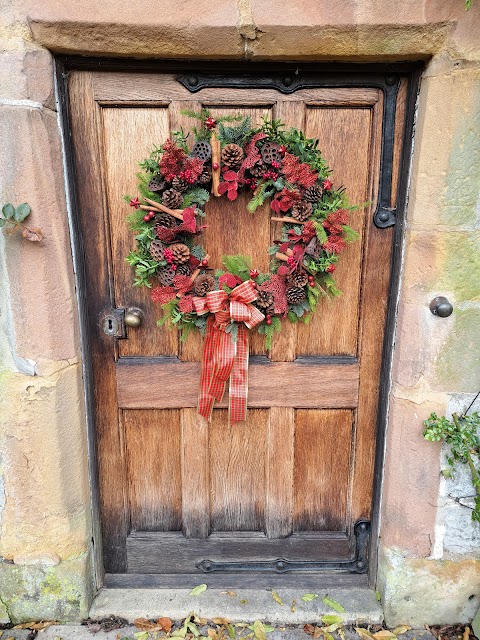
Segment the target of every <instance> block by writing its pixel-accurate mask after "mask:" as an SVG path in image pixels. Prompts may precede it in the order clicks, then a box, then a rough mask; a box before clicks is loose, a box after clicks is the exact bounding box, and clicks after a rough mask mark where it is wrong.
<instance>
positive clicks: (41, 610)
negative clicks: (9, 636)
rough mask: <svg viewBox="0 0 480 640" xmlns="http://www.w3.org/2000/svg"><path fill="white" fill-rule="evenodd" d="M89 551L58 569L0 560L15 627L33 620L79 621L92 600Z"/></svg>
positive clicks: (0, 579)
mask: <svg viewBox="0 0 480 640" xmlns="http://www.w3.org/2000/svg"><path fill="white" fill-rule="evenodd" d="M92 576H93V570H92V560H91V556H90V552H85V553H83V554H81V555H79V556H77V557H74V558H69V559H67V560H63V561H62V562H61V563H60V564H58V565H56V566H46V565H44V564H35V565H16V564H14V563H12V562H3V561H0V584H1V585H2V603H3V606H4V608H5V610H6V613H7V616H8V618H9V619H10V620H11V621H12V622H13V623H15V624H18V623H21V622H26V621H30V620H58V621H59V622H79V621H80V620H82V619H83V618H86V617H88V609H89V606H90V602H91V600H92V597H93V591H94V586H93V579H92Z"/></svg>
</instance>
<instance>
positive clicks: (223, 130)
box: [217, 116, 252, 146]
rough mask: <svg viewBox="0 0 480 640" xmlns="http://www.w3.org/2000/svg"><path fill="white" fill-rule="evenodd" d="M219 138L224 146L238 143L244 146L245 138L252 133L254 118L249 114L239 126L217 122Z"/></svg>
mask: <svg viewBox="0 0 480 640" xmlns="http://www.w3.org/2000/svg"><path fill="white" fill-rule="evenodd" d="M217 129H218V139H219V140H220V143H221V144H222V146H225V145H226V144H238V145H239V146H242V145H243V143H244V141H245V139H246V138H247V137H248V136H250V135H251V133H252V119H251V117H250V116H247V117H246V118H245V119H244V120H243V121H242V122H241V123H240V124H239V125H238V126H236V127H226V126H225V125H224V124H223V122H221V121H220V122H218V123H217Z"/></svg>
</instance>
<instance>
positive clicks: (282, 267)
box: [126, 109, 357, 422]
mask: <svg viewBox="0 0 480 640" xmlns="http://www.w3.org/2000/svg"><path fill="white" fill-rule="evenodd" d="M183 113H184V114H186V115H189V116H191V117H193V118H196V119H197V120H198V121H199V125H198V126H195V127H193V128H192V134H193V135H191V134H190V133H188V134H187V133H185V131H184V130H183V129H182V130H180V131H174V132H173V133H172V136H171V138H169V139H168V140H166V141H165V142H164V144H163V145H162V146H161V147H154V148H153V150H152V152H151V153H150V156H149V157H148V158H147V159H145V160H144V161H142V162H141V163H140V168H141V170H142V171H141V172H140V173H139V174H138V176H137V177H138V192H139V195H140V197H138V196H137V197H131V196H126V201H127V202H129V204H130V206H131V207H133V208H134V209H135V211H134V212H133V213H131V214H130V216H129V224H130V227H131V229H132V230H133V231H134V232H135V233H136V236H135V240H136V248H135V250H134V251H132V252H131V253H130V254H129V255H128V257H127V261H128V262H129V264H130V265H131V266H132V267H134V269H135V280H134V285H135V286H146V287H149V288H151V298H152V300H153V301H154V302H157V303H159V304H160V305H161V306H162V308H163V311H164V314H163V317H162V319H161V320H159V324H165V323H167V324H169V325H171V326H173V327H177V328H178V329H180V330H181V333H182V338H183V339H185V337H186V336H187V335H188V333H189V332H190V331H191V329H194V328H197V329H199V330H200V331H201V333H202V334H203V335H204V336H205V345H204V358H203V366H202V379H201V392H200V400H199V412H200V413H201V415H203V416H205V417H206V418H207V419H209V418H210V416H211V411H212V408H213V404H214V401H215V400H221V398H222V397H223V394H224V390H225V386H226V382H227V381H228V380H229V379H230V419H231V422H239V421H243V420H244V419H245V412H246V404H247V401H246V391H247V383H246V380H247V368H248V331H247V329H254V328H256V329H257V331H258V332H259V333H261V334H263V335H264V336H265V339H266V348H267V349H268V348H270V346H271V343H272V337H273V335H274V333H275V332H279V331H280V330H281V319H282V318H284V317H286V318H287V319H288V320H289V321H291V322H298V321H302V322H308V321H309V319H310V318H311V315H312V313H313V312H314V311H315V308H316V306H317V303H318V300H319V299H320V297H321V296H325V295H328V294H331V295H337V294H338V293H339V291H338V289H337V287H336V286H335V282H334V279H333V276H332V274H333V272H334V271H335V269H336V263H337V261H338V255H339V254H340V253H341V251H342V250H343V249H344V248H345V246H346V243H347V242H349V241H352V240H354V239H355V238H356V235H357V234H356V233H355V231H354V230H353V229H352V228H351V227H349V226H348V224H347V217H348V205H347V201H346V197H345V193H344V190H343V189H334V187H333V184H332V182H331V180H330V178H329V176H330V170H329V168H328V166H327V164H326V162H325V160H324V158H323V157H322V154H321V152H320V150H319V149H318V141H316V140H312V139H309V138H307V137H305V135H304V134H303V133H302V132H301V131H298V130H297V129H285V127H284V125H283V124H282V122H281V121H280V120H269V119H267V118H266V117H265V118H264V119H263V121H262V125H261V126H260V127H256V128H255V127H253V126H252V123H251V119H250V118H249V117H247V118H242V117H241V116H226V117H219V118H216V119H215V118H213V117H212V115H211V114H210V113H209V111H208V110H206V109H203V110H202V111H201V112H199V113H197V112H193V111H184V112H183ZM190 137H191V138H192V141H191V148H189V146H188V143H189V142H190ZM240 189H249V190H251V191H252V198H251V200H250V201H249V203H248V205H247V209H248V210H249V211H250V212H251V213H254V211H255V210H256V209H257V208H258V207H259V206H260V205H262V204H263V203H264V202H265V201H266V200H267V199H270V207H271V209H272V211H273V213H274V215H273V216H272V218H271V219H272V221H274V222H281V223H282V235H281V238H280V239H278V240H276V241H275V242H274V245H273V246H272V247H270V248H269V249H268V251H269V253H270V254H271V256H272V262H271V268H270V272H269V273H260V272H259V271H258V270H257V269H256V268H255V267H254V265H252V263H251V259H250V258H249V257H248V256H242V255H233V256H223V258H222V262H223V267H224V268H223V269H216V270H213V268H212V267H211V265H210V262H209V255H208V253H207V252H206V250H205V249H204V248H203V247H202V246H201V244H198V243H197V239H198V237H199V236H201V234H202V231H203V229H204V228H205V226H206V225H205V224H204V220H203V218H204V216H205V212H204V210H203V207H204V205H205V203H206V202H207V201H208V200H209V198H210V192H211V193H212V194H213V195H214V196H219V197H220V196H224V195H226V197H227V198H228V200H230V201H234V200H235V199H236V198H237V196H238V193H239V190H240Z"/></svg>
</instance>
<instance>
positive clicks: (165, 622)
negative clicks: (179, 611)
mask: <svg viewBox="0 0 480 640" xmlns="http://www.w3.org/2000/svg"><path fill="white" fill-rule="evenodd" d="M157 624H158V626H159V627H162V631H165V632H166V633H168V632H169V631H170V630H171V628H172V627H173V622H172V620H170V618H159V619H158V620H157Z"/></svg>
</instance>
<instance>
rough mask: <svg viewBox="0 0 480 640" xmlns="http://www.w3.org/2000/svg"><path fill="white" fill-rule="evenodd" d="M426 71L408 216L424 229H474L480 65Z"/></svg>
mask: <svg viewBox="0 0 480 640" xmlns="http://www.w3.org/2000/svg"><path fill="white" fill-rule="evenodd" d="M435 64H436V63H435V61H434V62H432V65H431V66H432V67H434V68H435ZM433 72H434V71H433ZM425 75H426V77H425V78H424V79H423V81H422V85H421V92H420V99H419V107H418V117H417V125H416V131H415V147H414V155H413V165H412V180H411V192H410V199H409V209H408V215H407V220H408V223H409V224H411V225H414V226H415V227H418V228H424V229H428V228H432V227H433V226H436V227H437V229H438V228H442V227H465V228H470V229H474V228H475V226H476V225H477V223H478V216H479V212H478V210H477V202H478V197H479V193H480V128H479V127H478V126H475V123H476V122H477V121H478V118H479V116H480V69H478V68H467V69H456V68H455V67H453V69H452V68H450V69H448V70H446V69H441V70H437V75H429V69H428V68H427V70H426V72H425ZM445 96H448V100H446V99H445Z"/></svg>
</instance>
